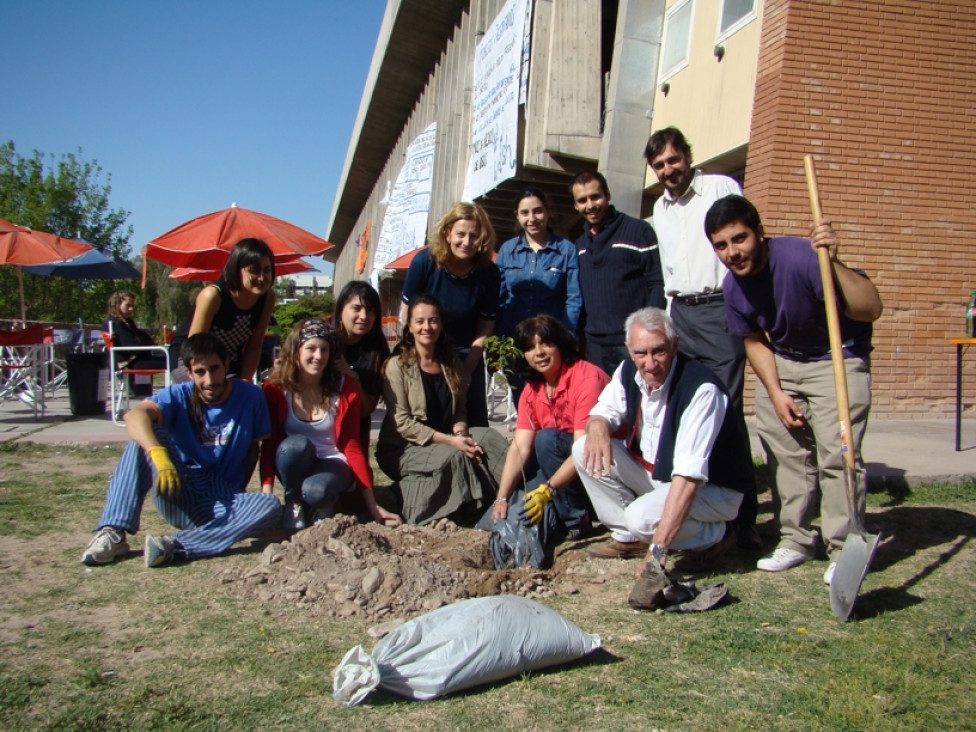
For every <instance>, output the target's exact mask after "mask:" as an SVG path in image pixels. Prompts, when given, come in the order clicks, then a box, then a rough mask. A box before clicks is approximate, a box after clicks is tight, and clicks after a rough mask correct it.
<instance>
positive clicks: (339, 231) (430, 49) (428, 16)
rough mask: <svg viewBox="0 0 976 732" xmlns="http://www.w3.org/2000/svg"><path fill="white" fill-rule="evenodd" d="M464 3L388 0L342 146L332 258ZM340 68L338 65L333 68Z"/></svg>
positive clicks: (329, 258)
mask: <svg viewBox="0 0 976 732" xmlns="http://www.w3.org/2000/svg"><path fill="white" fill-rule="evenodd" d="M467 8H468V1H467V0H437V2H430V0H389V2H388V3H387V6H386V13H385V15H384V16H383V23H382V25H381V26H380V32H379V36H378V38H377V41H376V48H375V49H374V50H373V60H372V62H371V64H370V68H369V74H368V76H367V77H366V85H365V88H364V89H363V96H362V99H361V100H360V102H359V112H358V113H357V115H356V122H355V125H354V127H353V132H352V138H351V139H350V142H349V147H348V149H347V150H346V160H345V163H344V164H343V168H342V176H341V177H340V179H339V185H338V188H337V189H336V197H335V201H334V202H333V204H332V214H331V216H330V217H329V227H328V232H327V236H326V238H327V239H328V240H329V241H330V242H332V243H333V244H334V245H335V246H334V247H333V248H332V249H330V250H328V251H327V252H326V253H325V254H324V255H323V258H324V259H326V260H327V261H330V262H333V263H334V262H335V261H336V260H337V259H338V257H339V254H340V253H341V252H342V249H343V247H344V246H345V244H346V241H347V240H348V239H349V237H350V235H351V234H352V231H353V228H354V227H355V225H356V221H357V220H358V218H359V214H360V212H361V211H362V209H363V207H364V206H365V205H366V202H367V201H368V200H369V197H370V195H371V194H372V192H373V189H374V187H375V186H376V181H377V180H378V179H379V176H380V174H381V173H382V172H383V168H384V167H385V166H386V163H387V160H388V159H389V157H390V153H391V152H392V151H393V148H394V147H395V146H396V144H397V140H398V139H399V138H400V135H401V133H402V132H403V129H404V127H405V126H406V123H407V121H408V120H409V119H410V115H411V113H412V112H413V110H414V108H415V106H416V104H417V100H418V99H419V98H420V96H421V94H422V93H423V90H424V87H425V86H426V85H427V82H428V80H429V78H430V74H431V72H433V70H434V67H435V66H436V65H437V62H438V61H439V59H440V57H441V54H442V53H443V52H444V50H445V48H446V46H447V41H448V39H450V38H451V36H452V35H453V34H454V29H455V28H456V27H459V26H460V23H461V18H462V16H463V14H464V12H465V11H466V10H467ZM338 72H339V73H341V69H338Z"/></svg>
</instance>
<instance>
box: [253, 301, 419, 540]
mask: <svg viewBox="0 0 976 732" xmlns="http://www.w3.org/2000/svg"><path fill="white" fill-rule="evenodd" d="M338 357H339V340H338V338H337V336H336V332H335V329H334V328H333V327H332V326H331V325H328V324H326V323H323V322H322V321H321V320H304V321H301V322H299V323H298V324H297V325H296V326H295V327H294V328H293V329H292V331H291V333H289V334H288V337H287V338H285V342H284V344H283V345H282V348H281V356H280V358H279V360H278V365H277V366H276V367H275V370H274V372H273V373H272V374H271V376H270V377H269V378H268V379H267V380H266V381H265V382H264V396H265V398H266V399H267V402H268V411H269V412H270V413H271V437H269V438H268V439H267V440H265V441H264V443H263V445H262V447H261V490H262V491H263V492H265V493H271V492H273V490H274V479H275V475H277V476H278V479H279V480H280V481H281V483H282V485H283V486H284V491H285V510H284V512H283V514H282V527H283V528H284V529H285V530H286V531H300V530H301V529H304V528H305V526H307V525H308V523H310V522H312V521H315V520H318V519H321V518H330V517H332V516H333V515H334V514H335V506H336V502H337V501H338V500H339V497H340V496H341V495H342V494H343V493H345V492H347V491H353V490H356V489H358V490H359V492H360V495H361V496H362V498H363V501H364V503H365V504H366V507H367V508H368V509H369V512H370V514H371V515H372V517H373V518H374V519H375V520H376V521H377V522H383V521H392V522H394V523H396V524H400V523H402V520H401V519H400V517H399V516H397V515H396V514H395V513H390V512H389V511H387V510H385V509H384V508H382V507H381V506H380V505H378V504H377V503H376V497H375V496H374V495H373V473H372V470H371V469H370V467H369V460H368V459H367V457H366V451H365V449H364V447H363V444H362V441H361V439H360V434H359V415H360V409H361V403H362V399H361V396H360V390H359V389H358V388H357V387H356V385H355V382H354V381H353V380H352V379H349V378H346V377H344V376H342V375H341V374H340V373H339V371H338V369H337V368H336V360H337V359H338Z"/></svg>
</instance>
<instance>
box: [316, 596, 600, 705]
mask: <svg viewBox="0 0 976 732" xmlns="http://www.w3.org/2000/svg"><path fill="white" fill-rule="evenodd" d="M600 643H601V642H600V637H599V636H597V635H592V634H590V633H585V632H583V631H582V630H580V629H579V628H578V627H577V626H576V625H574V624H573V623H571V622H569V621H568V620H566V618H564V617H563V616H562V615H560V614H559V613H557V612H556V611H555V610H550V609H549V608H547V607H545V606H544V605H540V604H539V603H537V602H533V601H532V600H529V599H526V598H524V597H517V596H515V595H499V596H494V597H478V598H475V599H472V600H462V601H460V602H456V603H454V604H452V605H445V606H444V607H442V608H439V609H437V610H434V611H433V612H430V613H427V614H426V615H421V616H420V617H418V618H414V619H413V620H411V621H409V622H407V623H404V624H403V625H401V626H400V627H399V628H397V629H396V630H394V631H393V632H391V633H390V634H389V635H387V636H385V637H384V638H382V639H381V640H380V641H379V642H378V643H377V644H376V647H375V648H373V652H372V654H368V653H366V652H365V651H364V650H363V647H362V646H356V647H355V648H353V649H352V650H350V651H349V652H348V653H347V654H346V655H345V657H344V658H343V659H342V661H341V663H340V664H339V666H338V668H336V671H335V675H334V676H333V679H332V697H333V698H334V699H335V700H336V701H337V702H339V703H340V704H342V705H343V706H347V707H351V706H354V705H356V704H359V703H361V702H362V701H363V699H365V698H366V695H367V694H369V692H370V691H372V690H373V689H375V688H376V687H377V686H380V687H382V688H383V689H386V690H387V691H390V692H393V693H394V694H399V695H401V696H405V697H407V698H409V699H415V700H418V701H425V700H428V699H436V698H437V697H439V696H442V695H444V694H450V693H452V692H455V691H460V690H462V689H468V688H470V687H472V686H478V685H480V684H488V683H491V682H492V681H498V680H500V679H506V678H510V677H512V676H517V675H518V674H520V673H522V672H524V671H534V670H536V669H541V668H545V667H547V666H552V665H555V664H561V663H567V662H569V661H574V660H576V659H578V658H582V657H583V656H585V655H586V654H588V653H591V652H592V651H594V650H596V649H597V648H599V647H600Z"/></svg>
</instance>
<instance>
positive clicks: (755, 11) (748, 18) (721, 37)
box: [715, 0, 759, 45]
mask: <svg viewBox="0 0 976 732" xmlns="http://www.w3.org/2000/svg"><path fill="white" fill-rule="evenodd" d="M727 2H728V0H722V3H721V5H720V6H719V10H718V21H717V22H716V25H715V45H718V44H719V43H722V42H723V41H725V40H727V39H729V38H730V37H731V36H733V35H735V34H736V33H738V32H739V31H740V30H742V29H743V28H744V27H745V26H747V25H748V24H749V23H751V22H752V21H754V20H755V19H756V17H757V16H758V15H759V0H752V10H750V11H749V12H748V13H746V14H745V15H743V16H742V17H741V18H739V19H738V20H737V21H735V22H734V23H733V24H732V25H730V26H729V27H728V28H726V29H725V30H724V31H723V30H722V15H723V14H724V13H725V3H727Z"/></svg>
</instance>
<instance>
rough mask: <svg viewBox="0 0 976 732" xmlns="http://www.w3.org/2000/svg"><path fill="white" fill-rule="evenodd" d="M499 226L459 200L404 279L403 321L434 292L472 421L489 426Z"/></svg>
mask: <svg viewBox="0 0 976 732" xmlns="http://www.w3.org/2000/svg"><path fill="white" fill-rule="evenodd" d="M494 244H495V231H494V229H493V228H492V226H491V221H490V220H489V218H488V214H487V213H486V212H485V210H484V209H483V208H482V207H481V206H479V205H478V204H476V203H464V202H460V203H455V204H454V205H452V206H451V207H450V208H449V209H448V210H447V211H446V212H445V213H444V215H443V216H441V218H440V221H438V222H437V224H436V225H435V227H434V234H433V236H432V237H431V242H430V246H428V247H427V248H426V249H423V250H421V251H420V252H418V253H417V256H415V257H414V258H413V261H412V262H411V263H410V269H408V270H407V277H406V279H405V280H404V281H403V295H402V300H403V302H402V303H401V304H400V322H401V323H404V324H406V317H407V308H408V306H409V305H411V304H412V303H413V300H414V298H416V297H417V296H418V295H420V294H422V293H426V294H428V295H433V296H434V297H435V298H437V300H438V301H439V302H440V304H441V306H442V308H443V313H444V333H445V335H446V336H447V338H448V339H449V340H450V342H451V345H452V346H453V347H454V349H455V355H456V356H457V358H458V360H459V361H460V362H461V386H462V390H463V392H464V393H465V394H467V400H466V401H467V416H468V425H469V426H472V427H487V426H488V404H487V401H486V397H485V367H484V360H483V359H482V356H483V354H484V350H485V340H486V339H487V338H488V336H490V335H491V334H492V332H493V331H494V329H495V318H497V317H498V268H497V267H496V266H495V263H494V262H492V257H491V255H492V250H493V248H494Z"/></svg>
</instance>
